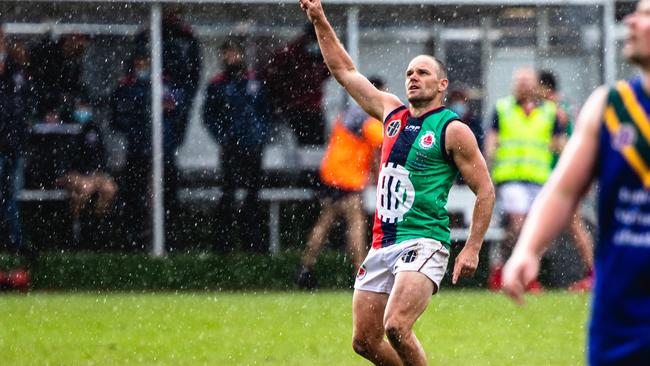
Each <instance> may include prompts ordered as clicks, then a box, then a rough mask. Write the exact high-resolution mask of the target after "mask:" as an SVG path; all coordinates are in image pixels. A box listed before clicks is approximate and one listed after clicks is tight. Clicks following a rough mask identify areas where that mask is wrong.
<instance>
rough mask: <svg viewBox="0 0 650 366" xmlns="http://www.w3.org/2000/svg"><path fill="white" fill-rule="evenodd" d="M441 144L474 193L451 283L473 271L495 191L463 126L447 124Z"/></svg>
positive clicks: (474, 142) (467, 130) (478, 153)
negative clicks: (468, 222) (468, 227)
mask: <svg viewBox="0 0 650 366" xmlns="http://www.w3.org/2000/svg"><path fill="white" fill-rule="evenodd" d="M445 145H446V146H445V148H446V149H447V153H448V154H449V155H450V156H451V157H452V159H453V160H454V163H455V164H456V166H457V167H458V170H459V171H460V173H461V174H462V175H463V179H464V180H465V182H466V183H467V185H468V186H469V188H470V189H471V190H472V192H474V194H476V202H475V203H474V212H473V214H472V223H471V225H470V232H469V237H468V238H467V241H466V242H465V246H464V247H463V250H462V251H461V252H460V253H459V254H458V256H457V257H456V262H455V264H454V272H453V275H452V283H454V284H456V282H457V281H458V278H459V277H471V276H473V275H474V272H476V268H477V267H478V256H479V252H480V251H481V246H482V245H483V237H484V236H485V232H486V231H487V229H488V226H489V225H490V219H491V218H492V209H493V208H494V201H495V194H494V186H493V185H492V180H491V179H490V174H489V173H488V169H487V165H486V164H485V160H484V159H483V155H481V151H480V150H479V148H478V144H477V143H476V138H475V137H474V134H473V133H472V130H470V128H469V127H468V126H467V125H465V124H464V123H462V122H460V121H454V122H452V123H451V124H450V125H449V126H447V132H446V142H445Z"/></svg>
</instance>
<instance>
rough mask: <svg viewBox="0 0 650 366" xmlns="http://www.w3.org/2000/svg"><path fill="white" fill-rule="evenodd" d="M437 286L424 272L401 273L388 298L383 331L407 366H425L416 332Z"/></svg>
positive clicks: (398, 274)
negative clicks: (414, 327)
mask: <svg viewBox="0 0 650 366" xmlns="http://www.w3.org/2000/svg"><path fill="white" fill-rule="evenodd" d="M435 291H437V286H436V285H435V284H434V283H433V281H432V280H431V279H429V278H428V277H427V276H426V275H424V274H423V273H421V272H414V271H408V272H398V273H397V274H396V276H395V285H394V287H393V290H392V292H391V294H390V297H389V298H388V303H387V305H386V314H385V316H384V328H385V331H386V336H387V337H388V340H389V342H390V344H391V345H392V346H393V348H394V349H395V350H396V351H397V353H398V354H399V356H400V358H401V360H402V361H403V363H404V364H405V365H414V366H416V365H426V364H427V359H426V354H425V353H424V348H422V345H421V344H420V341H419V340H418V339H417V337H416V336H415V333H414V332H413V325H414V324H415V321H416V320H417V319H418V318H419V317H420V315H422V313H423V312H424V310H425V309H426V307H427V305H428V304H429V299H431V294H433V293H434V292H435Z"/></svg>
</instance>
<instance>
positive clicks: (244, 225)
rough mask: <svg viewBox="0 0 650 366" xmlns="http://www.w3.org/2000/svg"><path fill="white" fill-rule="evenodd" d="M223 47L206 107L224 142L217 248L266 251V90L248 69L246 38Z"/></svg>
mask: <svg viewBox="0 0 650 366" xmlns="http://www.w3.org/2000/svg"><path fill="white" fill-rule="evenodd" d="M219 52H220V56H221V66H222V68H223V71H222V73H220V74H219V75H217V76H216V77H215V78H214V79H213V80H212V82H210V85H209V86H208V89H207V93H206V101H205V106H204V111H203V118H204V122H205V124H206V126H207V128H208V130H209V131H210V133H211V134H212V136H213V137H214V138H215V139H216V141H217V142H218V143H219V145H220V147H221V182H222V185H221V188H222V196H221V201H220V204H219V209H218V212H219V213H218V220H219V223H218V226H217V240H218V243H217V248H216V249H217V250H233V249H236V248H237V247H239V248H240V249H243V250H253V251H259V252H262V251H265V250H266V249H267V248H264V245H263V244H264V243H262V242H261V239H260V232H262V231H263V230H264V228H263V226H262V225H263V224H262V223H263V216H262V209H261V207H260V206H261V203H260V200H259V192H260V188H261V186H262V183H263V179H264V177H263V172H262V152H263V149H264V145H265V144H266V143H267V141H268V134H269V122H268V119H269V115H270V109H269V104H268V102H267V98H266V90H265V87H264V84H263V83H262V82H260V81H259V80H258V79H257V77H256V75H255V73H254V72H252V71H249V70H247V68H246V62H245V48H244V41H243V39H240V38H237V37H230V38H228V39H226V40H225V41H224V42H223V44H222V45H221V47H220V51H219ZM238 188H245V189H246V196H245V198H244V202H243V204H242V205H241V207H239V206H238V205H237V202H236V192H237V189H238ZM237 233H238V234H239V235H237ZM237 244H239V245H237Z"/></svg>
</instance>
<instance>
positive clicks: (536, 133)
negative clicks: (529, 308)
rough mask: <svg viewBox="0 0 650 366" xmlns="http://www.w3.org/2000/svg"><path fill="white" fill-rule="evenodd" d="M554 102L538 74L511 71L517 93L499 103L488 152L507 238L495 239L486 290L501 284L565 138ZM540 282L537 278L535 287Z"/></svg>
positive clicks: (533, 286) (487, 147) (500, 100)
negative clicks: (541, 90)
mask: <svg viewBox="0 0 650 366" xmlns="http://www.w3.org/2000/svg"><path fill="white" fill-rule="evenodd" d="M557 119H558V118H557V107H556V105H555V103H552V102H549V101H545V100H541V99H540V98H539V95H538V77H537V72H536V71H535V70H534V69H533V68H530V67H524V68H520V69H518V70H516V71H515V72H514V74H513V95H511V96H507V97H505V98H502V99H499V100H498V101H497V103H496V108H495V112H494V118H493V122H492V128H491V129H490V131H489V132H488V135H487V137H486V141H485V155H486V157H487V161H488V164H490V165H491V166H492V179H493V180H494V182H495V183H496V184H497V186H498V189H497V192H498V196H499V206H500V209H501V210H503V215H504V216H505V217H504V218H503V219H504V220H505V238H504V240H503V242H502V243H493V245H494V246H495V247H494V248H491V255H490V262H491V263H490V274H489V277H488V284H487V285H488V288H490V289H492V290H498V289H500V288H501V273H502V266H503V264H502V263H503V261H504V259H505V258H507V257H508V254H509V253H510V250H511V249H512V246H513V245H514V243H515V241H516V240H517V237H518V236H519V232H520V231H521V225H522V224H523V221H524V219H525V218H526V215H527V214H528V210H529V209H530V206H531V204H532V203H533V200H534V199H535V196H537V194H538V193H539V191H540V190H541V188H542V184H544V182H546V180H547V179H548V176H549V175H550V173H551V160H552V157H553V156H552V151H553V149H554V146H556V145H557V144H559V141H560V139H561V138H562V129H561V127H560V125H559V123H558V121H557ZM541 289H542V286H541V284H540V283H539V282H537V281H533V282H531V284H530V290H531V291H540V290H541Z"/></svg>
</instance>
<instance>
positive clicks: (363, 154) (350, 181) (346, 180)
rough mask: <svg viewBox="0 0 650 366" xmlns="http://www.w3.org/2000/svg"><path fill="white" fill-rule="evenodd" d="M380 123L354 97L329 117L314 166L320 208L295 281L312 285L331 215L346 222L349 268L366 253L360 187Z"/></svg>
mask: <svg viewBox="0 0 650 366" xmlns="http://www.w3.org/2000/svg"><path fill="white" fill-rule="evenodd" d="M369 80H370V82H371V83H372V84H373V85H374V86H375V87H376V88H377V89H379V90H384V91H385V89H384V86H385V82H384V81H383V80H381V79H380V78H377V77H373V78H370V79H369ZM383 129H384V127H383V124H382V123H381V121H378V120H376V119H374V118H372V117H370V116H369V115H368V113H366V112H364V111H363V109H361V107H359V105H358V104H356V103H355V102H351V104H350V106H349V107H348V108H347V109H346V110H345V111H344V112H343V114H342V116H341V117H339V118H338V119H337V120H336V122H335V123H334V128H333V130H332V134H331V136H330V139H329V143H328V145H327V150H326V152H325V156H324V157H323V161H322V163H321V167H320V180H321V211H320V215H319V217H318V220H317V221H316V224H315V225H314V228H313V229H312V231H311V234H310V235H309V239H307V247H306V248H305V252H304V254H303V256H302V261H301V265H302V267H301V269H300V274H299V276H298V285H299V286H300V287H302V288H305V289H313V288H315V287H316V286H317V283H316V277H315V276H314V274H313V272H312V269H313V266H314V264H315V263H316V258H317V256H318V253H319V252H320V249H321V248H322V246H323V242H324V241H325V239H326V236H327V234H328V232H329V230H330V228H331V227H332V225H333V224H334V223H335V221H336V218H337V216H339V215H340V216H343V218H344V219H345V221H346V223H347V231H346V235H347V249H348V252H349V253H350V255H351V257H352V262H353V264H354V273H356V272H357V270H358V269H359V267H360V266H361V263H363V259H364V258H365V257H366V254H367V251H368V249H367V245H366V240H365V235H366V234H365V231H366V230H367V224H366V220H365V217H364V213H363V207H362V206H363V202H362V197H361V194H362V191H363V189H364V188H365V186H366V184H368V181H369V175H370V173H371V170H372V169H373V167H375V168H376V166H378V164H375V163H377V162H378V161H376V160H377V153H378V150H379V147H380V146H381V143H382V140H383Z"/></svg>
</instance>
